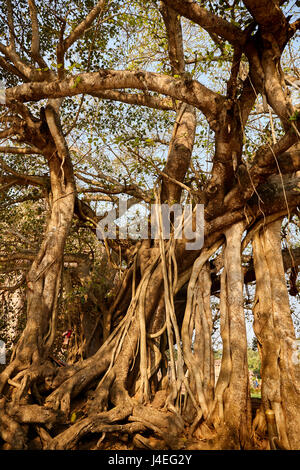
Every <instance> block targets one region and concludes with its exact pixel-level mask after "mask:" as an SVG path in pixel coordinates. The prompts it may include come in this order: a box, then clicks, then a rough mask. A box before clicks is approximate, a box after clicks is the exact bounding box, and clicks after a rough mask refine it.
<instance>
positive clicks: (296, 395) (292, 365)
mask: <svg viewBox="0 0 300 470" xmlns="http://www.w3.org/2000/svg"><path fill="white" fill-rule="evenodd" d="M280 229H281V219H280V220H277V221H275V222H273V223H271V224H269V225H267V226H266V227H263V228H262V229H261V231H260V232H258V233H257V234H256V235H255V236H254V239H253V256H254V268H255V275H256V300H255V307H254V318H255V321H254V330H255V334H256V336H257V339H258V341H259V350H260V353H261V359H262V370H261V375H262V401H263V406H264V411H265V412H266V411H267V410H273V412H274V413H275V420H276V427H277V433H278V440H277V446H279V447H280V446H281V447H283V448H286V449H299V447H300V440H299V439H300V437H299V436H300V420H299V415H300V364H299V361H297V360H296V359H295V354H294V352H295V349H294V348H295V339H296V338H295V331H294V327H293V322H292V318H291V311H290V306H289V297H288V291H287V287H286V280H285V273H284V267H283V260H282V253H281V237H280ZM270 438H272V436H270ZM275 445H276V442H275Z"/></svg>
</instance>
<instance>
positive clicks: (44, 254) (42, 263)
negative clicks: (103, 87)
mask: <svg viewBox="0 0 300 470" xmlns="http://www.w3.org/2000/svg"><path fill="white" fill-rule="evenodd" d="M57 104H59V103H49V105H48V107H47V108H46V116H47V123H48V126H49V130H50V133H51V135H52V138H53V146H52V151H51V152H50V153H48V154H47V158H48V160H49V170H50V182H51V192H50V195H49V205H50V216H49V219H48V222H47V228H46V232H45V235H44V240H43V242H42V245H41V248H40V250H39V252H38V254H37V256H36V258H35V260H34V262H33V263H32V266H31V268H30V270H29V273H28V276H27V287H28V289H27V322H26V327H25V329H24V331H23V333H22V335H21V338H20V340H19V342H18V344H17V347H16V349H15V351H14V356H13V358H12V361H11V363H10V364H9V366H8V367H7V368H6V369H5V371H4V372H3V373H2V374H1V377H0V391H2V390H3V388H4V386H5V384H6V383H7V381H8V380H9V379H10V377H11V376H12V374H13V373H15V372H19V374H18V375H17V376H16V377H15V380H16V383H18V379H22V381H21V382H20V388H19V391H18V393H17V395H18V397H19V399H20V398H21V397H22V395H24V394H25V392H26V391H27V390H28V387H29V386H30V382H31V381H35V380H36V379H37V377H38V376H39V374H40V370H39V366H40V365H41V364H42V362H43V361H45V360H46V359H47V356H48V353H49V350H50V348H51V346H52V343H53V340H54V337H55V331H56V316H57V300H58V295H59V290H60V285H61V276H62V267H63V254H64V247H65V241H66V237H67V235H68V232H69V229H70V226H71V223H72V218H73V211H74V200H75V183H74V177H73V169H72V163H71V159H70V156H69V152H68V149H67V146H66V144H65V141H64V138H63V135H62V132H61V129H60V124H59V116H58V110H57ZM27 368H31V369H30V372H28V374H27V372H26V369H27ZM20 371H23V372H20ZM22 377H23V378H22Z"/></svg>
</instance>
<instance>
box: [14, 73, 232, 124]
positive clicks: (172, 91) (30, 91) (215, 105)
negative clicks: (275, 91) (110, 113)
mask: <svg viewBox="0 0 300 470" xmlns="http://www.w3.org/2000/svg"><path fill="white" fill-rule="evenodd" d="M123 88H130V89H138V90H144V91H145V90H146V91H154V92H157V93H161V94H164V95H168V96H170V97H172V98H174V99H176V100H180V101H184V102H186V103H188V104H191V105H192V106H195V107H196V108H198V109H200V110H201V111H202V112H203V114H204V115H205V116H206V118H207V119H208V121H209V123H210V125H211V126H212V127H214V125H215V124H216V123H215V122H214V121H215V120H216V118H217V116H218V113H219V111H220V109H221V108H222V106H223V105H224V102H225V98H224V97H223V96H221V95H219V94H217V93H215V92H214V91H212V90H210V89H209V88H207V87H206V86H204V85H202V84H201V83H200V82H198V81H197V80H191V79H189V78H188V79H187V78H174V77H170V76H167V75H162V74H159V73H153V72H144V71H128V70H99V72H90V73H82V74H78V75H75V76H72V77H68V78H65V79H64V80H60V81H59V80H56V81H52V82H36V83H25V84H22V85H19V86H16V87H13V88H8V89H7V90H6V104H8V105H9V104H10V103H12V102H14V101H21V102H28V101H39V100H41V99H43V98H59V97H65V96H75V95H79V94H82V93H86V94H95V93H97V92H98V91H103V90H112V89H123Z"/></svg>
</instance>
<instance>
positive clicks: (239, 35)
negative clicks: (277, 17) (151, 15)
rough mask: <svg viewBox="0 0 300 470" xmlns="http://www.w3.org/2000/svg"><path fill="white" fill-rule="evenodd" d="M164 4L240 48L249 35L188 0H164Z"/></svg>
mask: <svg viewBox="0 0 300 470" xmlns="http://www.w3.org/2000/svg"><path fill="white" fill-rule="evenodd" d="M163 2H164V3H165V4H166V5H168V6H169V7H171V8H173V9H174V10H176V11H177V12H178V13H180V15H182V16H185V17H186V18H188V19H190V20H192V21H193V22H194V23H197V24H198V25H199V26H201V27H202V28H203V29H205V30H206V31H207V32H208V33H211V34H217V35H218V36H220V37H222V38H223V39H226V40H227V41H229V42H230V43H232V44H236V45H240V46H241V45H243V44H244V43H245V41H246V38H247V33H245V32H243V31H241V30H240V28H238V27H237V26H235V25H234V24H232V23H229V22H228V21H226V20H224V19H223V18H220V17H219V16H217V15H214V14H213V13H211V12H209V11H207V10H206V9H205V8H203V7H201V6H200V5H199V4H198V3H196V2H190V1H188V0H163Z"/></svg>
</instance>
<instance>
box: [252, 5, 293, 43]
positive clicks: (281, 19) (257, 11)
mask: <svg viewBox="0 0 300 470" xmlns="http://www.w3.org/2000/svg"><path fill="white" fill-rule="evenodd" d="M243 3H244V4H245V6H246V8H247V10H249V12H250V13H251V15H252V16H253V18H254V19H255V21H256V22H257V24H258V25H259V26H260V27H261V29H262V31H263V32H271V33H273V34H276V40H277V41H278V40H279V37H280V38H282V39H283V37H285V40H286V33H287V31H288V26H289V25H288V21H287V19H286V18H285V16H284V14H283V12H282V10H281V8H280V7H279V5H278V2H277V1H275V0H243Z"/></svg>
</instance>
